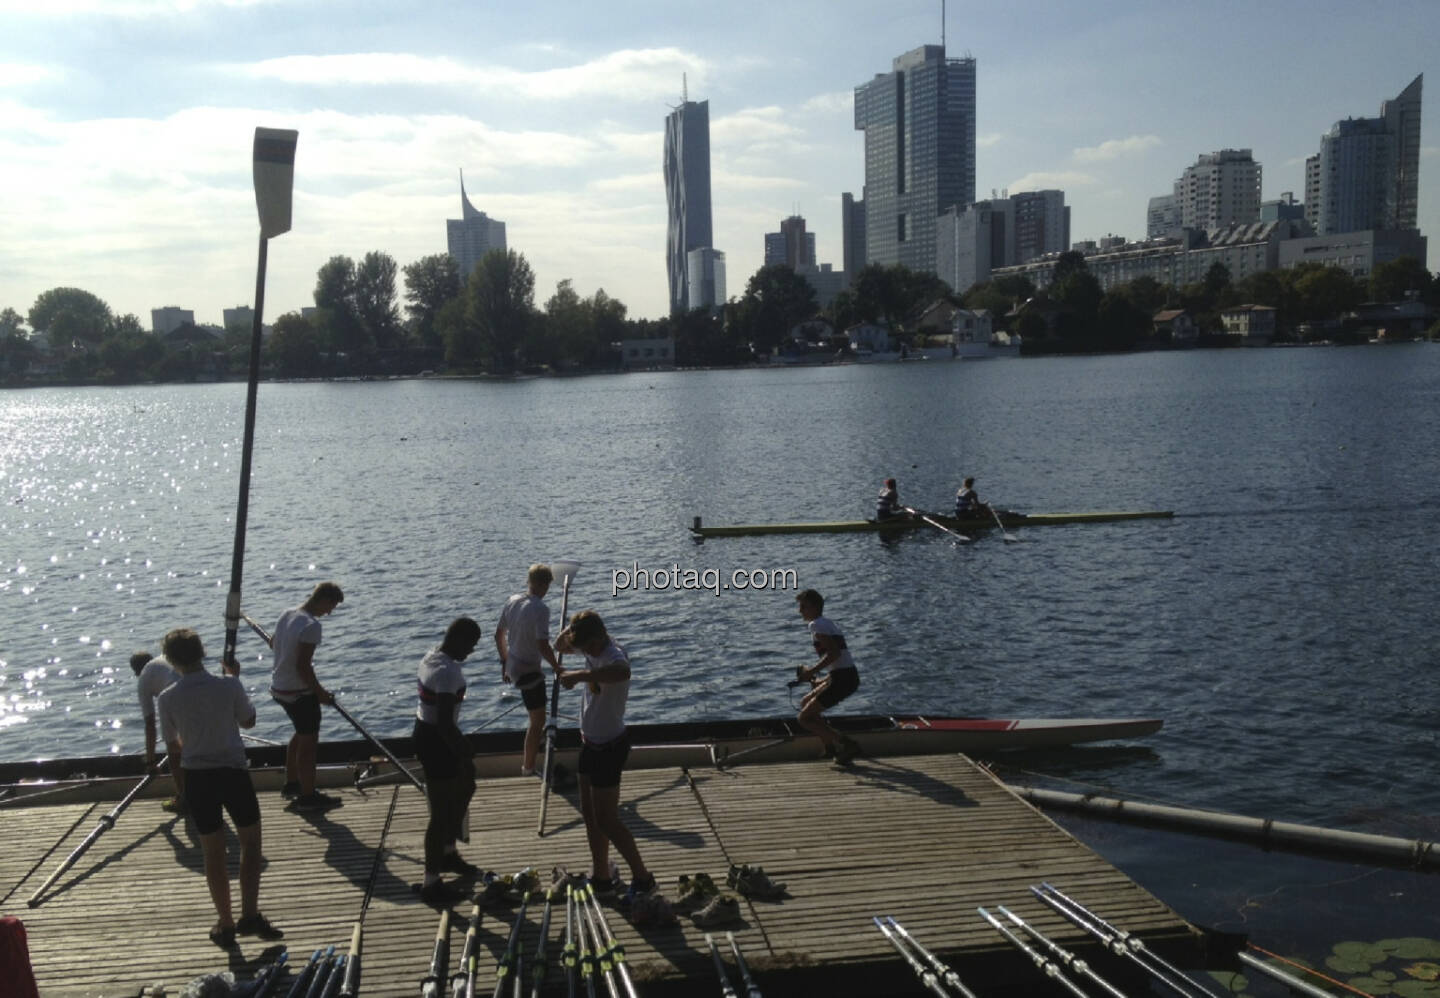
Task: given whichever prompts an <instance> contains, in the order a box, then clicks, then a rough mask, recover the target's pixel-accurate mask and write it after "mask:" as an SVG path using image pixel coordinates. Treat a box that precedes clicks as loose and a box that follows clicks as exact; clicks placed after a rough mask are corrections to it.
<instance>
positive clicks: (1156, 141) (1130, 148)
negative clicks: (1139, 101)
mask: <svg viewBox="0 0 1440 998" xmlns="http://www.w3.org/2000/svg"><path fill="white" fill-rule="evenodd" d="M1164 144H1165V143H1164V142H1163V141H1161V139H1160V136H1158V135H1132V136H1130V137H1129V138H1125V139H1108V140H1106V141H1104V142H1102V143H1100V144H1099V145H1098V146H1082V147H1080V148H1079V149H1076V150H1075V152H1074V156H1075V161H1076V162H1078V163H1104V162H1107V161H1109V160H1112V159H1120V158H1121V157H1124V156H1134V155H1136V154H1137V153H1142V152H1144V151H1145V150H1146V149H1153V148H1154V147H1156V146H1161V145H1164Z"/></svg>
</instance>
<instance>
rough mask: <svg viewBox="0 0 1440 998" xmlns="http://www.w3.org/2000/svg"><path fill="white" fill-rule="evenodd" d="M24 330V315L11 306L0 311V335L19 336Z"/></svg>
mask: <svg viewBox="0 0 1440 998" xmlns="http://www.w3.org/2000/svg"><path fill="white" fill-rule="evenodd" d="M24 330H25V317H24V316H23V315H21V314H20V313H19V312H17V311H15V310H14V309H13V308H7V309H5V311H3V312H0V336H19V335H21V334H22V333H23V332H24Z"/></svg>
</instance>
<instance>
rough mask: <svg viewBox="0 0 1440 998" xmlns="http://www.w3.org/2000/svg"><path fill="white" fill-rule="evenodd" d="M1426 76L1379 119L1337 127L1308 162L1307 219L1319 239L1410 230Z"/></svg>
mask: <svg viewBox="0 0 1440 998" xmlns="http://www.w3.org/2000/svg"><path fill="white" fill-rule="evenodd" d="M1423 81H1424V74H1421V75H1420V76H1417V77H1415V79H1414V80H1412V81H1411V82H1410V85H1409V86H1408V87H1406V88H1405V89H1404V90H1402V91H1401V92H1400V94H1399V95H1398V96H1397V97H1395V98H1394V99H1393V100H1387V101H1384V102H1383V103H1381V105H1380V116H1379V117H1378V118H1347V119H1345V120H1344V121H1337V122H1336V123H1335V125H1334V126H1333V127H1332V128H1331V129H1330V131H1329V132H1328V133H1327V134H1326V135H1325V136H1324V137H1322V138H1321V139H1320V152H1319V153H1318V155H1316V156H1315V157H1312V158H1313V159H1314V161H1315V166H1314V168H1313V173H1314V177H1313V184H1312V168H1311V165H1310V160H1307V161H1306V184H1305V213H1306V217H1307V218H1313V224H1314V226H1315V231H1316V232H1317V233H1318V234H1320V235H1332V234H1335V233H1340V232H1358V231H1360V230H1361V229H1413V228H1415V227H1416V220H1417V210H1416V209H1417V203H1418V200H1419V192H1420V91H1421V86H1422V83H1423Z"/></svg>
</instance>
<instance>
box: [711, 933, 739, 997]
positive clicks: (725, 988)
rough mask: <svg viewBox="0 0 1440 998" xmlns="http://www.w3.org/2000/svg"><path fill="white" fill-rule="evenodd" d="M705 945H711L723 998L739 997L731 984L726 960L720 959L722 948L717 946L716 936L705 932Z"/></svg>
mask: <svg viewBox="0 0 1440 998" xmlns="http://www.w3.org/2000/svg"><path fill="white" fill-rule="evenodd" d="M705 945H706V946H709V947H710V956H711V957H712V958H713V959H714V961H715V973H716V974H718V975H719V977H720V994H721V995H722V996H723V998H738V996H737V995H736V994H735V989H734V988H732V987H731V986H730V975H729V974H727V973H725V961H724V960H722V959H720V950H719V949H717V948H716V946H715V937H714V936H712V935H711V934H710V933H708V932H707V933H705Z"/></svg>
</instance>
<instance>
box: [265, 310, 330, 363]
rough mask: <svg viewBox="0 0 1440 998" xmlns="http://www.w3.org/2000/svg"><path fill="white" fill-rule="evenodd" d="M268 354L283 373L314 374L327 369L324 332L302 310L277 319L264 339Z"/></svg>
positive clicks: (270, 359)
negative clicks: (267, 336)
mask: <svg viewBox="0 0 1440 998" xmlns="http://www.w3.org/2000/svg"><path fill="white" fill-rule="evenodd" d="M265 354H266V356H267V357H268V358H269V362H270V363H271V364H272V365H273V366H274V368H275V373H276V374H278V375H280V376H281V377H285V378H313V377H318V376H320V375H321V374H323V373H324V369H325V361H324V356H323V355H324V343H323V335H322V333H321V331H320V329H319V328H318V327H317V326H316V324H315V323H314V322H312V321H311V320H310V319H308V318H306V317H305V316H303V315H301V314H300V313H299V312H287V313H286V314H284V315H282V316H280V318H278V319H276V320H275V325H274V328H273V329H272V330H271V331H270V336H269V338H268V339H267V340H266V341H265Z"/></svg>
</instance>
